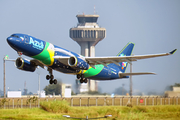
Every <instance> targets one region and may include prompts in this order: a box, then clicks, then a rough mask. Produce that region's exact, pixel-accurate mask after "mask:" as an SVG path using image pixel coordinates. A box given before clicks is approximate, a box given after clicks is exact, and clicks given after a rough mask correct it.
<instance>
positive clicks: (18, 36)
mask: <svg viewBox="0 0 180 120" xmlns="http://www.w3.org/2000/svg"><path fill="white" fill-rule="evenodd" d="M11 37H16V38H19V36H17V35H11Z"/></svg>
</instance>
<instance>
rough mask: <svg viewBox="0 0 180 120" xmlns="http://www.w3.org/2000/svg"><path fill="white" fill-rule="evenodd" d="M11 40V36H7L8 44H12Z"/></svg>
mask: <svg viewBox="0 0 180 120" xmlns="http://www.w3.org/2000/svg"><path fill="white" fill-rule="evenodd" d="M13 41H14V40H13V38H12V37H8V38H7V42H8V44H9V45H12V44H13Z"/></svg>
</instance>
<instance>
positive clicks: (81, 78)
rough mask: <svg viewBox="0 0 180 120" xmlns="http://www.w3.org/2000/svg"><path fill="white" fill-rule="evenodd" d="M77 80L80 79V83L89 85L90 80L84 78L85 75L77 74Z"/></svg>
mask: <svg viewBox="0 0 180 120" xmlns="http://www.w3.org/2000/svg"><path fill="white" fill-rule="evenodd" d="M77 79H80V83H87V82H88V79H87V78H84V75H83V74H77Z"/></svg>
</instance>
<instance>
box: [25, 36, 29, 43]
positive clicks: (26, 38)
mask: <svg viewBox="0 0 180 120" xmlns="http://www.w3.org/2000/svg"><path fill="white" fill-rule="evenodd" d="M24 40H25V43H26V44H29V37H28V36H24Z"/></svg>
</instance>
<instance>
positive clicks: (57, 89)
mask: <svg viewBox="0 0 180 120" xmlns="http://www.w3.org/2000/svg"><path fill="white" fill-rule="evenodd" d="M44 91H45V92H46V95H53V93H55V95H59V94H60V93H61V82H60V81H58V82H57V84H49V85H48V86H46V87H45V88H44Z"/></svg>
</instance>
